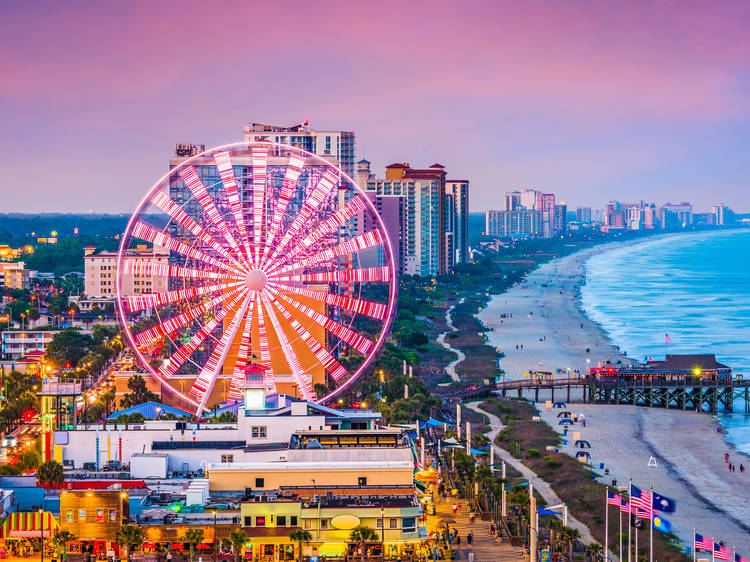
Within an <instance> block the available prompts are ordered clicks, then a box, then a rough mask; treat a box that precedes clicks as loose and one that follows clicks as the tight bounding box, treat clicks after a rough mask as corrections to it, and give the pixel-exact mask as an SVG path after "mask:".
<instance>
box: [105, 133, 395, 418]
mask: <svg viewBox="0 0 750 562" xmlns="http://www.w3.org/2000/svg"><path fill="white" fill-rule="evenodd" d="M115 284H116V288H117V307H118V313H119V315H120V319H121V321H122V324H123V326H124V330H125V333H126V336H127V339H128V341H129V343H130V345H131V346H132V348H133V350H134V351H135V354H136V356H137V358H138V360H139V362H140V364H141V366H142V367H143V368H145V369H146V370H147V371H148V372H149V373H150V374H151V375H153V377H155V378H156V379H157V380H158V381H159V382H160V383H161V387H162V391H164V390H166V391H167V392H171V393H174V395H176V397H177V398H179V399H182V401H184V402H183V403H184V404H185V405H186V406H189V407H193V408H195V410H196V413H197V414H198V415H200V414H201V412H202V411H204V410H205V409H206V408H207V407H210V406H212V405H215V404H217V403H222V402H225V401H227V400H232V399H239V398H240V397H241V396H242V388H243V384H244V383H245V382H246V378H245V375H246V372H247V371H248V369H253V370H254V371H255V372H261V373H262V376H261V384H262V386H263V388H264V389H265V391H266V393H267V394H268V393H271V394H272V393H278V394H288V395H292V396H297V397H300V398H304V399H306V400H309V401H313V402H325V401H328V400H330V399H331V398H333V397H334V396H335V395H337V394H338V393H340V392H342V391H343V390H344V389H345V388H347V387H349V386H350V385H351V384H352V383H353V382H354V381H355V380H356V379H357V378H358V377H359V376H360V375H361V374H362V373H363V372H364V371H365V370H366V369H367V368H368V366H369V365H370V363H371V362H372V360H373V358H374V356H375V355H376V354H377V352H378V350H379V349H380V347H381V346H382V344H383V342H384V340H385V336H386V334H387V332H388V329H389V326H390V323H391V318H392V313H393V310H394V304H395V298H396V287H397V284H396V272H395V267H394V263H393V252H392V250H391V245H390V241H389V238H388V234H387V231H386V228H385V226H384V224H383V221H382V220H381V217H380V215H379V214H378V212H377V210H376V209H375V207H374V206H373V204H372V202H371V201H370V200H369V199H368V197H367V196H366V194H365V193H364V192H362V191H361V190H360V189H359V188H358V187H357V185H356V182H354V181H353V180H352V179H351V178H350V177H349V176H347V175H346V174H345V173H344V172H342V171H341V170H340V169H339V168H338V167H336V166H334V165H333V164H332V163H331V162H330V161H329V160H326V159H324V158H322V157H319V156H316V155H314V154H312V153H310V152H306V151H304V150H301V149H299V148H295V147H292V146H289V145H283V144H278V143H272V142H243V143H236V144H229V145H224V146H220V147H216V148H212V149H209V150H206V151H203V152H200V153H198V154H194V155H192V154H191V155H189V156H188V157H185V158H182V159H177V160H173V162H172V167H171V169H170V171H169V172H168V173H167V174H165V175H164V176H163V177H162V178H160V179H159V181H157V182H156V184H154V186H153V187H152V188H151V189H150V190H149V191H148V193H147V194H146V196H145V197H144V198H143V200H142V201H141V203H140V204H139V205H138V207H137V209H136V211H135V212H134V213H133V215H132V217H131V218H130V221H129V222H128V225H127V228H126V230H125V233H124V235H123V237H122V240H121V243H120V249H119V251H118V255H117V265H116V272H115Z"/></svg>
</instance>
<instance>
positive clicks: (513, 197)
mask: <svg viewBox="0 0 750 562" xmlns="http://www.w3.org/2000/svg"><path fill="white" fill-rule="evenodd" d="M567 211H568V208H567V205H565V203H562V204H561V205H556V204H555V194H554V193H543V192H541V191H537V190H535V189H522V190H521V191H509V192H507V193H506V194H505V209H502V210H490V211H487V212H486V214H485V231H486V233H487V234H488V235H489V236H501V237H505V238H518V237H525V236H543V237H544V238H550V237H552V236H554V235H556V234H564V233H565V232H566V231H567V224H568V220H567Z"/></svg>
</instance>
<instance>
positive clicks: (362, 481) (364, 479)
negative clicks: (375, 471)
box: [357, 476, 367, 486]
mask: <svg viewBox="0 0 750 562" xmlns="http://www.w3.org/2000/svg"><path fill="white" fill-rule="evenodd" d="M357 485H359V486H367V476H360V477H359V478H357Z"/></svg>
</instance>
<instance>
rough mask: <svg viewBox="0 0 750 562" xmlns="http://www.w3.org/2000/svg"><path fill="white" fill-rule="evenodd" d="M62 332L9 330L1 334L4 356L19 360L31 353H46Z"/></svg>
mask: <svg viewBox="0 0 750 562" xmlns="http://www.w3.org/2000/svg"><path fill="white" fill-rule="evenodd" d="M59 332H60V330H7V331H4V332H3V333H2V334H0V337H1V338H2V347H1V348H0V349H1V350H2V354H3V356H4V357H7V358H9V359H19V358H21V357H23V356H25V355H26V354H28V353H29V352H30V351H43V352H44V351H46V350H47V344H49V342H51V341H52V338H53V337H54V335H55V334H57V333H59Z"/></svg>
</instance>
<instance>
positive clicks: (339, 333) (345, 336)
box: [269, 289, 375, 355]
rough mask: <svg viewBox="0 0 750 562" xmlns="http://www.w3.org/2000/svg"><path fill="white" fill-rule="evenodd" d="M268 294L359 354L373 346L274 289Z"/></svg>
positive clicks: (344, 327) (373, 343)
mask: <svg viewBox="0 0 750 562" xmlns="http://www.w3.org/2000/svg"><path fill="white" fill-rule="evenodd" d="M269 292H270V293H272V294H274V295H275V296H276V297H278V299H279V302H281V303H283V304H284V306H285V307H288V306H293V307H294V308H296V309H297V310H299V311H300V312H302V313H303V314H304V315H305V316H307V317H308V318H310V319H311V320H313V321H314V322H315V323H316V324H319V325H320V326H323V328H325V329H326V330H327V331H328V332H330V333H331V334H333V335H334V336H336V337H337V338H339V339H340V340H341V341H343V342H345V343H347V344H349V345H350V346H352V347H353V348H354V349H356V350H357V351H359V352H360V353H362V354H365V355H366V354H367V353H368V352H369V351H370V350H371V349H372V348H373V346H374V345H375V342H373V341H372V340H371V339H369V338H367V337H365V336H363V335H360V334H358V333H356V332H355V331H353V330H352V329H350V328H348V327H346V326H344V325H343V324H340V323H339V322H336V321H335V320H333V319H332V318H329V317H328V316H326V315H325V314H321V313H320V312H318V311H317V310H314V309H312V308H310V307H309V306H307V305H305V304H302V303H301V302H299V301H298V300H296V299H293V298H291V297H289V296H288V295H283V294H281V293H279V292H278V291H276V290H275V289H270V290H269Z"/></svg>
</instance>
